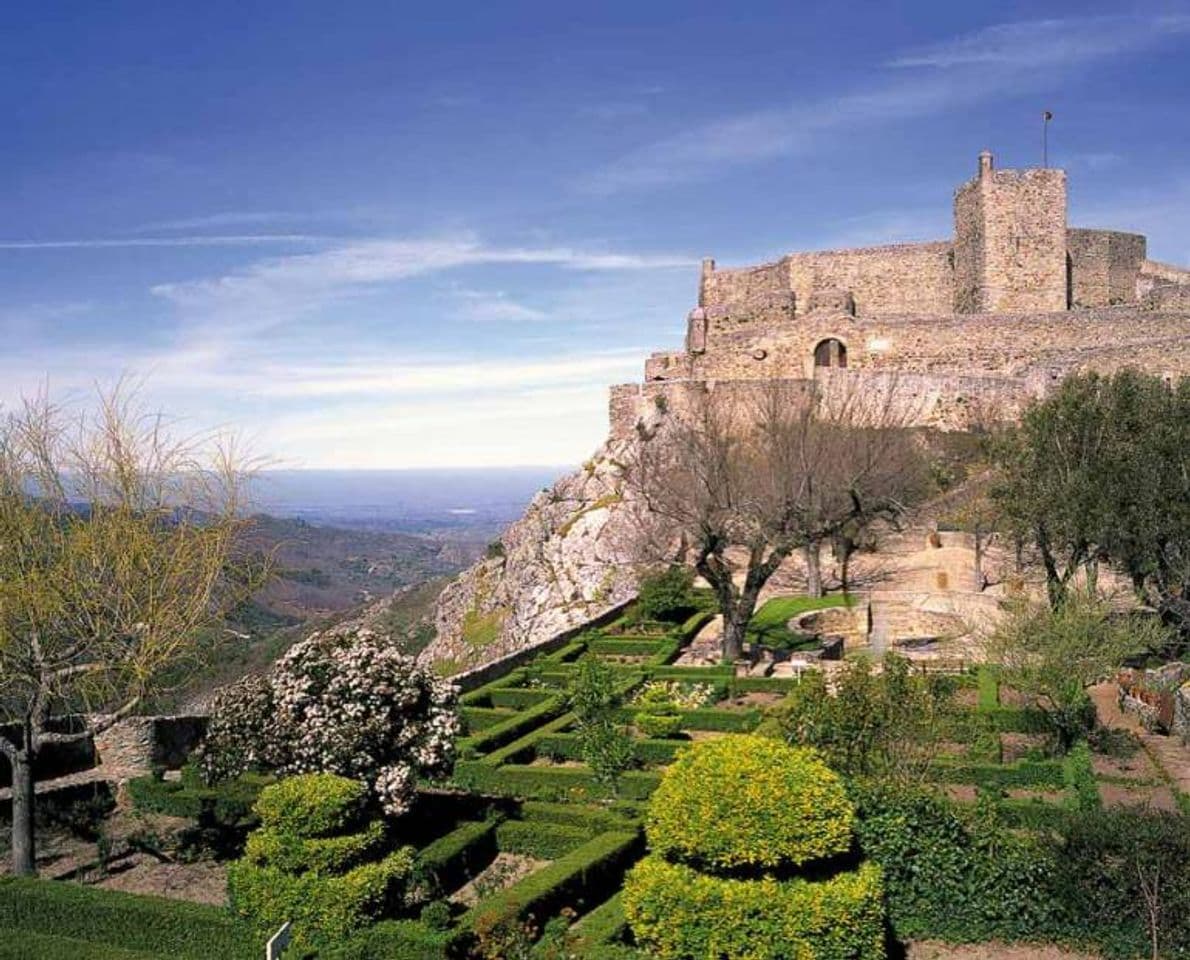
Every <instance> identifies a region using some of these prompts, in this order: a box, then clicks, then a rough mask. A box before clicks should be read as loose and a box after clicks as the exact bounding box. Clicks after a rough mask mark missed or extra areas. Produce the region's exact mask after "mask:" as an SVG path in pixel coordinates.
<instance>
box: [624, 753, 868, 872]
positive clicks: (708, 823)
mask: <svg viewBox="0 0 1190 960" xmlns="http://www.w3.org/2000/svg"><path fill="white" fill-rule="evenodd" d="M854 821H855V812H854V810H853V808H852V806H851V802H850V801H849V800H848V799H847V794H846V793H845V792H844V789H843V784H842V781H840V779H839V777H838V776H837V775H836V774H835V773H834V772H833V771H831V770H830V769H829V768H828V767H827V766H826V765H825V764H824V763H823V762H822V761H821V760H820V759H819V758H818V755H817V754H816V753H815V752H814V751H812V750H808V749H805V748H798V747H789V746H786V745H785V744H783V743H780V742H778V741H776V740H770V739H768V738H765V737H756V736H731V737H722V738H720V739H718V740H709V741H706V742H704V743H699V744H697V745H696V746H694V747H693V748H692V749H691V750H688V751H686V752H685V753H683V754H682V755H681V756H679V758H678V759H677V761H676V762H675V763H673V765H671V766H670V767H669V769H667V770H666V771H665V775H664V776H663V777H662V780H661V785H660V786H659V787H658V788H657V791H656V792H655V793H654V794H653V797H652V800H651V802H650V803H649V812H648V815H647V817H646V820H645V833H646V835H647V837H648V840H649V848H650V849H651V850H652V851H653V853H656V854H659V855H661V856H664V857H666V858H668V859H679V860H680V859H686V860H691V861H695V862H699V863H704V864H707V865H709V866H712V867H717V868H732V867H774V866H777V865H779V864H793V865H799V864H803V863H807V862H809V861H811V860H817V859H820V858H823V857H830V856H833V855H835V854H841V853H846V852H847V850H849V849H850V847H851V830H852V825H853V824H854Z"/></svg>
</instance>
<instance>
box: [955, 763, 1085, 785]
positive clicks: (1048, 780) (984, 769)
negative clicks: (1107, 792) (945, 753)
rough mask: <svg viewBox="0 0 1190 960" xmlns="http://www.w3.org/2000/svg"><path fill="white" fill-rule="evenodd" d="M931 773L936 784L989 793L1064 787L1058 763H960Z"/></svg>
mask: <svg viewBox="0 0 1190 960" xmlns="http://www.w3.org/2000/svg"><path fill="white" fill-rule="evenodd" d="M932 769H933V772H934V775H935V777H937V779H938V781H939V782H940V783H971V784H975V785H976V786H980V787H989V788H992V789H1009V788H1011V787H1045V788H1048V789H1052V790H1061V789H1062V788H1063V787H1064V786H1065V785H1066V778H1065V774H1064V772H1063V768H1062V763H1061V761H1058V760H1019V761H1017V762H1016V763H1003V764H1001V763H961V762H954V761H939V762H937V763H935V764H934V766H933V768H932Z"/></svg>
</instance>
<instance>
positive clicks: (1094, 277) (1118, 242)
mask: <svg viewBox="0 0 1190 960" xmlns="http://www.w3.org/2000/svg"><path fill="white" fill-rule="evenodd" d="M1145 248H1146V242H1145V238H1144V237H1143V236H1141V235H1140V234H1137V233H1121V232H1119V231H1114V230H1081V229H1070V230H1067V231H1066V250H1067V253H1068V254H1069V257H1070V262H1069V269H1070V289H1069V291H1068V293H1069V297H1070V306H1071V307H1072V308H1078V307H1106V306H1112V305H1116V304H1123V303H1131V302H1133V301H1135V300H1136V299H1137V293H1138V291H1137V284H1138V281H1139V279H1140V273H1141V266H1142V264H1143V263H1144V262H1145Z"/></svg>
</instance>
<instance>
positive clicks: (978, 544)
mask: <svg viewBox="0 0 1190 960" xmlns="http://www.w3.org/2000/svg"><path fill="white" fill-rule="evenodd" d="M986 586H987V581H986V580H984V578H983V531H982V530H980V529H979V526H978V525H976V527H975V589H976V590H978V591H980V592H981V593H982V592H983V589H984V587H986Z"/></svg>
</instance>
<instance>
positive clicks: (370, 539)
mask: <svg viewBox="0 0 1190 960" xmlns="http://www.w3.org/2000/svg"><path fill="white" fill-rule="evenodd" d="M456 537H457V533H456V535H455V536H452V537H451V538H449V539H446V538H442V539H439V538H438V537H436V536H417V535H413V534H406V533H387V532H380V531H376V530H359V529H343V528H340V527H332V526H321V525H317V524H312V523H308V522H307V521H305V520H301V519H282V518H278V517H272V516H268V515H265V514H260V515H257V516H255V517H253V518H252V528H251V530H250V533H249V535H248V541H247V543H248V547H249V549H251V550H257V551H260V552H262V553H267V554H270V555H271V556H272V557H273V561H274V564H275V576H274V579H273V580H272V581H271V582H270V583H269V584H268V585H267V586H266V587H265V588H264V589H263V590H261V591H260V593H258V594H257V595H256V596H255V597H254V598H253V599H252V600H251V601H250V602H249V603H247V604H244V605H243V606H241V607H240V608H239V609H238V610H236V611H235V612H234V614H233V615H232V617H231V618H230V620H229V622H228V624H227V625H226V628H225V629H224V630H223V631H221V633H220V635H219V636H218V637H214V638H212V642H213V643H215V644H216V645H217V650H216V653H215V655H214V656H205V657H203V659H202V662H201V663H196V664H195V665H193V666H191V667H189V668H188V669H185V670H182V671H179V672H178V674H177V675H176V676H175V677H174V678H173V682H172V683H171V684H170V687H171V690H170V691H169V692H168V693H167V694H165V695H162V696H160V697H158V699H157V702H156V704H155V705H154V709H157V710H162V711H166V710H174V709H196V708H199V707H201V706H202V705H203V704H204V703H205V702H206V700H207V699H208V698H209V696H210V694H211V693H212V691H213V690H214V689H215V688H216V687H219V686H222V685H223V684H226V683H230V682H232V681H234V680H236V679H238V678H239V677H241V676H243V675H245V674H247V673H253V672H256V671H259V670H262V669H264V668H265V667H267V666H268V665H269V664H270V663H272V662H273V661H274V660H275V659H276V658H277V657H278V656H280V655H281V654H282V653H284V652H285V650H287V649H288V648H289V646H290V645H291V644H293V643H294V642H295V641H297V640H298V639H300V638H302V637H304V636H306V635H307V634H308V633H309V632H311V631H313V630H316V629H319V628H320V627H323V626H328V625H330V624H333V623H337V622H339V621H340V620H343V619H344V618H346V617H348V616H351V615H354V614H356V613H357V612H359V611H361V610H363V609H364V608H366V607H373V608H377V609H379V610H380V611H382V612H381V614H380V616H379V617H377V618H376V619H375V623H376V628H377V629H383V630H386V631H388V632H391V633H392V634H393V635H394V637H395V638H396V639H397V641H398V642H399V643H401V644H402V646H404V647H405V648H406V649H408V651H409V652H410V653H417V652H418V651H419V650H421V649H422V648H423V647H425V646H426V644H428V643H429V642H430V640H431V639H432V638H433V619H432V616H431V613H432V610H433V606H434V602H435V601H436V599H437V596H438V593H439V592H440V591H441V589H442V587H443V586H445V584H446V583H447V582H448V580H449V579H450V577H452V576H453V575H454V574H457V573H458V572H459V571H460V570H463V569H464V568H466V567H467V566H468V565H470V564H471V563H473V562H475V560H476V559H478V558H479V556H480V555H482V553H483V550H484V547H485V543H484V542H483V541H477V540H470V539H465V538H456ZM394 594H396V596H395V597H394ZM390 597H393V598H394V599H393V600H392V601H391V602H386V601H387V600H388V598H390Z"/></svg>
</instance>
